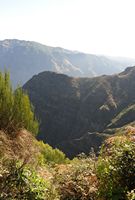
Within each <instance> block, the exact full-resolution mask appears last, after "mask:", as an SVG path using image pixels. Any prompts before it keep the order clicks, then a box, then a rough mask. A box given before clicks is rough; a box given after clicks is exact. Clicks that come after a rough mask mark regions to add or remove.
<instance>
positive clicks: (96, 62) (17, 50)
mask: <svg viewBox="0 0 135 200" xmlns="http://www.w3.org/2000/svg"><path fill="white" fill-rule="evenodd" d="M133 64H135V59H129V61H124V60H122V61H121V60H118V59H115V58H113V59H111V58H109V57H107V56H98V55H94V54H86V53H83V52H78V51H70V50H67V49H64V48H61V47H50V46H47V45H43V44H40V43H37V42H33V41H25V40H17V39H13V40H12V39H6V40H3V41H0V70H4V69H5V68H6V69H7V70H9V71H10V74H11V79H12V82H13V84H14V86H16V85H17V84H18V83H19V84H20V85H23V84H24V83H25V82H27V81H28V80H29V79H30V78H31V77H32V76H33V75H35V74H38V73H40V72H42V71H54V72H58V73H62V74H63V73H64V74H67V75H69V76H73V77H92V76H99V75H103V74H113V73H118V72H120V71H122V70H123V69H124V68H125V67H127V66H131V65H133Z"/></svg>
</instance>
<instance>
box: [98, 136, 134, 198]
mask: <svg viewBox="0 0 135 200" xmlns="http://www.w3.org/2000/svg"><path fill="white" fill-rule="evenodd" d="M97 176H98V178H99V185H100V186H99V196H101V197H103V198H104V199H106V200H109V199H110V200H111V199H115V200H119V199H121V200H122V199H123V200H125V199H126V195H127V193H128V192H131V191H132V190H133V189H135V144H134V142H132V141H130V140H129V139H128V138H127V139H124V140H123V141H121V140H119V139H118V138H117V139H116V140H114V141H113V144H112V145H111V147H110V148H108V147H107V148H106V147H105V146H104V147H103V149H102V151H101V155H100V156H99V159H98V165H97Z"/></svg>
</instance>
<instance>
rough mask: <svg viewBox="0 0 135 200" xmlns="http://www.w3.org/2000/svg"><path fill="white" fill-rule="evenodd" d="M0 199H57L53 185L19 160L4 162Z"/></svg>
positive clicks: (0, 178)
mask: <svg viewBox="0 0 135 200" xmlns="http://www.w3.org/2000/svg"><path fill="white" fill-rule="evenodd" d="M0 175H1V176H0V183H1V184H0V199H3V200H34V199H37V200H58V194H57V192H56V190H55V187H54V186H53V184H52V183H51V181H49V180H45V179H43V178H42V177H40V176H39V175H38V174H37V172H36V171H35V170H34V169H32V167H29V166H24V165H23V164H22V163H20V162H16V161H12V162H11V161H10V163H8V168H7V163H6V169H5V168H3V169H2V168H1V173H0Z"/></svg>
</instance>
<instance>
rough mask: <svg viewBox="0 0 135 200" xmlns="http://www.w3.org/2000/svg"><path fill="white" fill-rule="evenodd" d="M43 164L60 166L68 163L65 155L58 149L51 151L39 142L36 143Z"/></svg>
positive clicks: (50, 148)
mask: <svg viewBox="0 0 135 200" xmlns="http://www.w3.org/2000/svg"><path fill="white" fill-rule="evenodd" d="M37 144H38V146H39V148H40V152H41V155H42V158H43V161H44V162H45V163H51V164H61V163H66V162H68V159H67V158H66V156H65V154H64V153H63V152H62V151H60V150H59V149H53V148H52V147H51V146H50V145H48V144H45V143H43V142H42V141H41V142H38V143H37Z"/></svg>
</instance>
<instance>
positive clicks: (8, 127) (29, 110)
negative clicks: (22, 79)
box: [0, 72, 38, 134]
mask: <svg viewBox="0 0 135 200" xmlns="http://www.w3.org/2000/svg"><path fill="white" fill-rule="evenodd" d="M22 128H25V129H27V130H29V131H31V132H32V133H34V134H37V132H38V122H37V120H36V118H35V115H34V112H33V107H32V105H31V103H30V100H29V97H28V95H27V94H25V93H24V91H23V90H22V89H21V88H20V87H18V88H17V89H16V90H15V91H13V89H12V86H11V83H10V75H9V73H8V72H5V73H1V72H0V130H4V131H5V132H7V133H14V132H15V131H18V130H19V129H22Z"/></svg>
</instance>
